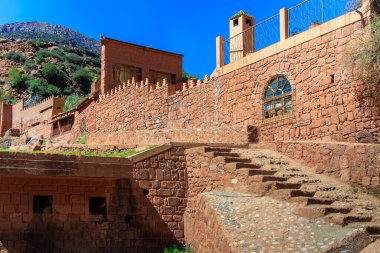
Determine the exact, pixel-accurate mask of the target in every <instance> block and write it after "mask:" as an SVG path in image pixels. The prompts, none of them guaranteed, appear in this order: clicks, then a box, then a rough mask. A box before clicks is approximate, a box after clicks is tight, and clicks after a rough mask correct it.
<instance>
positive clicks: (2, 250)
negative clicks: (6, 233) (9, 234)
mask: <svg viewBox="0 0 380 253" xmlns="http://www.w3.org/2000/svg"><path fill="white" fill-rule="evenodd" d="M0 253H8V250H7V249H6V248H5V247H4V245H3V244H2V243H1V242H0Z"/></svg>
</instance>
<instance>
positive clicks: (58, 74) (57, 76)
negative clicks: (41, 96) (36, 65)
mask: <svg viewBox="0 0 380 253" xmlns="http://www.w3.org/2000/svg"><path fill="white" fill-rule="evenodd" d="M41 76H42V77H43V78H45V79H46V80H47V81H48V83H50V84H53V85H55V86H57V87H59V88H60V89H62V90H63V89H64V88H65V86H66V85H67V83H68V77H67V74H66V73H65V72H64V71H63V70H62V69H61V68H60V67H58V66H57V65H56V64H53V63H45V64H44V65H43V66H42V69H41Z"/></svg>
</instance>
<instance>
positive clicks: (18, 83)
mask: <svg viewBox="0 0 380 253" xmlns="http://www.w3.org/2000/svg"><path fill="white" fill-rule="evenodd" d="M29 79H30V77H29V76H27V75H24V74H21V72H20V71H19V70H18V69H16V68H11V69H10V70H9V72H8V83H9V86H10V87H11V88H12V89H14V90H17V91H18V92H23V91H25V90H26V89H27V87H28V81H29Z"/></svg>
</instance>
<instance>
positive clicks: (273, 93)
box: [263, 76, 293, 119]
mask: <svg viewBox="0 0 380 253" xmlns="http://www.w3.org/2000/svg"><path fill="white" fill-rule="evenodd" d="M292 111H293V105H292V85H291V84H290V82H289V81H288V79H286V77H284V76H277V77H275V78H273V79H272V80H271V81H270V82H269V85H268V87H267V88H266V89H265V93H264V105H263V116H264V118H265V119H268V118H272V117H276V116H280V115H285V114H289V113H291V112H292Z"/></svg>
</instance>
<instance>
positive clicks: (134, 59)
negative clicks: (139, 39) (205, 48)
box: [101, 38, 183, 94]
mask: <svg viewBox="0 0 380 253" xmlns="http://www.w3.org/2000/svg"><path fill="white" fill-rule="evenodd" d="M101 44H102V72H101V93H102V94H105V93H107V92H109V91H110V90H112V89H113V88H115V87H116V86H118V85H120V84H123V83H126V82H128V81H131V80H132V79H133V80H135V81H136V82H141V81H144V82H145V80H146V79H149V82H150V83H153V84H156V83H157V82H162V81H163V80H164V79H166V80H167V82H168V83H169V84H176V83H177V82H181V81H182V59H183V56H182V55H180V54H176V53H171V52H167V51H163V50H158V49H154V48H151V47H145V46H140V45H136V44H131V43H127V42H123V41H119V40H114V39H110V38H102V39H101Z"/></svg>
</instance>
